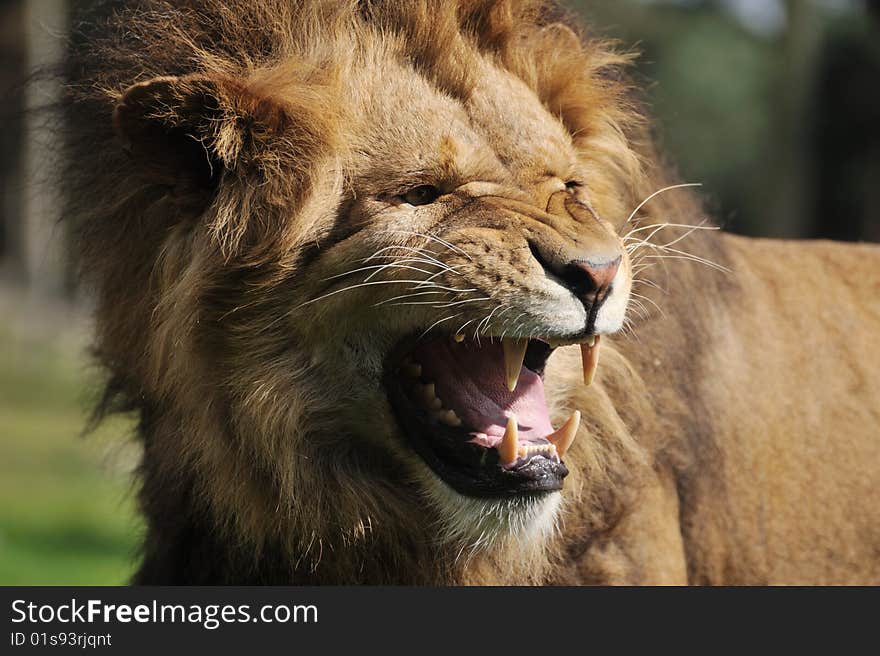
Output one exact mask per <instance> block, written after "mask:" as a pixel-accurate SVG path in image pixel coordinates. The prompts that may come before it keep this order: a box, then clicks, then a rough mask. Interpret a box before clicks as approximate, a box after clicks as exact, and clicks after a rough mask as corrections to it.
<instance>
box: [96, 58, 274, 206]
mask: <svg viewBox="0 0 880 656" xmlns="http://www.w3.org/2000/svg"><path fill="white" fill-rule="evenodd" d="M113 123H114V127H115V129H116V132H117V134H118V135H119V136H120V137H121V138H122V140H123V142H124V144H125V147H126V149H127V150H128V151H129V153H130V154H131V156H132V158H133V159H134V160H135V162H136V164H137V166H138V171H139V173H141V174H142V175H144V176H145V177H147V178H148V179H149V180H150V182H152V183H155V184H160V185H167V186H168V187H169V188H170V189H171V192H172V194H173V195H174V196H175V197H177V198H179V199H181V201H184V199H186V200H187V201H192V200H194V199H195V200H196V201H198V199H199V198H204V197H205V196H206V195H207V194H209V193H210V192H211V191H213V189H214V188H215V187H216V186H217V184H218V183H219V181H220V179H221V177H222V175H223V173H224V171H225V170H227V169H230V168H234V167H236V166H240V165H245V164H246V163H247V162H246V161H243V160H246V159H247V158H248V157H249V156H253V150H254V149H255V148H256V147H257V146H258V144H256V143H255V139H254V132H255V129H257V127H258V126H259V130H258V131H259V132H260V133H261V134H262V135H263V136H266V133H267V127H269V129H268V132H272V131H273V130H282V129H283V128H284V124H285V123H286V121H285V117H284V115H283V111H282V110H281V109H280V108H279V107H277V106H274V104H273V103H271V101H269V100H267V99H265V98H258V97H256V96H255V95H254V94H253V93H251V92H250V91H248V90H247V89H246V87H245V86H244V85H243V84H240V83H238V82H237V81H236V80H232V79H214V78H209V77H207V76H204V75H189V76H184V77H170V76H169V77H157V78H153V79H151V80H147V81H146V82H141V83H138V84H135V85H133V86H131V87H129V88H128V89H127V90H126V91H125V93H123V95H122V97H121V99H120V100H119V102H118V104H117V105H116V109H115V111H114V115H113Z"/></svg>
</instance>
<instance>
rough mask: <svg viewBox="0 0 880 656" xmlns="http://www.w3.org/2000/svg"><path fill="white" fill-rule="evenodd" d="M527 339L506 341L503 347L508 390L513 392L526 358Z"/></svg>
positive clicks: (502, 344) (502, 343) (503, 342)
mask: <svg viewBox="0 0 880 656" xmlns="http://www.w3.org/2000/svg"><path fill="white" fill-rule="evenodd" d="M528 345H529V340H527V339H504V340H502V342H501V346H502V348H503V349H504V373H505V376H506V379H507V389H509V390H510V391H511V392H512V391H513V390H515V389H516V382H517V381H518V380H519V372H520V370H521V369H522V366H523V359H524V358H525V357H526V347H527V346H528Z"/></svg>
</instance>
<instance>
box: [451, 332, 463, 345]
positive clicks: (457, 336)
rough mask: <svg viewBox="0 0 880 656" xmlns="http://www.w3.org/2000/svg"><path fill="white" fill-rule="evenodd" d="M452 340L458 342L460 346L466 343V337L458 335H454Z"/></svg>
mask: <svg viewBox="0 0 880 656" xmlns="http://www.w3.org/2000/svg"><path fill="white" fill-rule="evenodd" d="M452 339H454V340H455V341H456V342H458V343H459V344H461V343H462V342H463V341H464V335H458V334H456V335H453V336H452Z"/></svg>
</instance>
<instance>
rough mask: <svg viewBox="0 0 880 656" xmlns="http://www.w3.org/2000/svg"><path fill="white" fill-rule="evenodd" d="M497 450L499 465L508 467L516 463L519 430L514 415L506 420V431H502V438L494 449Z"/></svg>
mask: <svg viewBox="0 0 880 656" xmlns="http://www.w3.org/2000/svg"><path fill="white" fill-rule="evenodd" d="M496 448H497V449H498V457H499V458H500V459H501V464H502V465H505V466H508V465H512V464H513V463H515V462H516V458H517V452H518V451H519V429H518V427H517V425H516V415H510V417H508V418H507V429H506V430H505V431H504V438H503V439H502V440H501V443H500V444H499V445H498V446H497V447H496Z"/></svg>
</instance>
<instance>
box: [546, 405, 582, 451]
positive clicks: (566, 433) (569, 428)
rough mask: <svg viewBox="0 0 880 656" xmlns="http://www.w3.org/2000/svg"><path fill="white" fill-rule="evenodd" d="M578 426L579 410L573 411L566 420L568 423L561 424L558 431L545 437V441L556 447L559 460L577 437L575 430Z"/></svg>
mask: <svg viewBox="0 0 880 656" xmlns="http://www.w3.org/2000/svg"><path fill="white" fill-rule="evenodd" d="M580 424H581V413H580V411H579V410H575V411H574V412H573V413H572V414H571V417H569V418H568V421H566V422H565V423H564V424H562V426H561V427H560V428H559V430H557V431H556V432H554V433H551V434H550V435H548V436H547V440H549V441H550V443H551V444H554V445H556V451H557V453H558V454H559V457H560V458H561V457H562V456H564V455H565V452H566V451H568V448H569V447H570V446H571V443H572V442H574V437H575V435H577V430H578V427H579V426H580Z"/></svg>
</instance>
